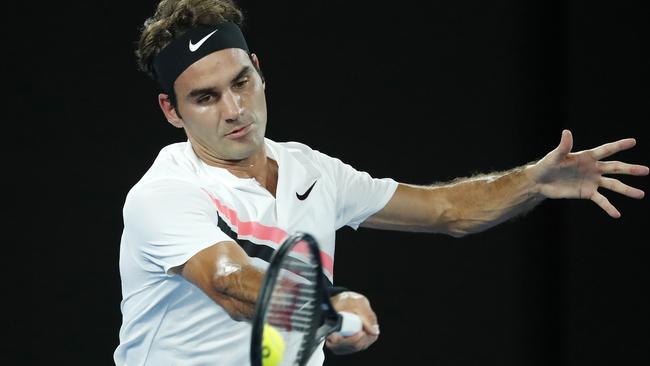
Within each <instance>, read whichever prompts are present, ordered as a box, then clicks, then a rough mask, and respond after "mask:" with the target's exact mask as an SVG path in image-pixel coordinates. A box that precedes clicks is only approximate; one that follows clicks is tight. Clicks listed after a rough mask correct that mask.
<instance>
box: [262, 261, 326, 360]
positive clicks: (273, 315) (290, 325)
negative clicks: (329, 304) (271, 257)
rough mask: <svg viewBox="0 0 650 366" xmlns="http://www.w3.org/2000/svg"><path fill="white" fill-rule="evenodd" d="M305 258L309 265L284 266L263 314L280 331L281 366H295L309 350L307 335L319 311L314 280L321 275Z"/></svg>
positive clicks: (299, 262) (293, 262) (291, 264)
mask: <svg viewBox="0 0 650 366" xmlns="http://www.w3.org/2000/svg"><path fill="white" fill-rule="evenodd" d="M306 259H307V260H312V261H313V262H302V261H299V260H291V261H286V262H285V263H284V265H283V267H282V270H281V272H280V273H279V278H278V281H277V282H276V284H275V287H274V288H273V291H272V295H271V299H270V303H269V307H268V311H267V313H266V322H268V323H269V324H271V325H273V326H274V327H275V328H276V329H278V330H279V331H280V333H281V334H282V336H283V338H284V339H285V344H287V349H286V350H285V357H284V361H283V362H282V365H294V364H297V362H298V361H299V360H301V359H302V358H303V355H304V354H305V353H306V352H308V351H309V350H308V349H306V348H308V347H309V344H310V343H311V339H308V336H309V333H310V332H311V331H312V328H313V322H314V319H315V318H316V317H317V316H318V314H319V310H320V309H319V306H320V301H317V296H318V293H319V292H318V289H317V288H316V286H317V283H318V282H317V281H316V279H317V277H318V276H321V273H319V272H320V270H319V266H318V265H317V264H316V263H315V260H314V259H313V258H310V257H307V258H306ZM291 353H293V355H291ZM285 361H286V362H285Z"/></svg>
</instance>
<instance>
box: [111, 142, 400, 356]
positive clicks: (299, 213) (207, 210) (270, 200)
mask: <svg viewBox="0 0 650 366" xmlns="http://www.w3.org/2000/svg"><path fill="white" fill-rule="evenodd" d="M265 144H266V152H267V155H268V156H269V157H270V158H271V159H273V160H275V161H276V162H277V163H278V169H279V170H278V184H277V190H276V197H273V196H272V195H271V194H270V193H269V192H268V191H267V190H266V189H265V188H264V187H262V186H261V185H260V184H259V183H258V182H257V181H256V180H255V179H253V178H250V179H242V178H238V177H236V176H234V175H233V174H231V173H230V172H228V171H227V170H226V169H221V168H216V167H211V166H209V165H207V164H205V163H204V162H203V161H202V160H200V159H199V158H198V157H197V156H196V154H195V153H194V151H193V149H192V146H191V145H190V143H189V142H182V143H175V144H172V145H169V146H166V147H165V148H163V149H162V150H161V151H160V154H159V155H158V157H157V158H156V160H155V161H154V163H153V164H152V166H151V167H150V169H149V170H148V171H147V172H146V173H145V175H144V176H143V177H142V179H141V180H140V181H139V182H138V183H136V184H135V185H134V186H133V188H132V189H131V190H130V191H129V193H128V195H127V197H126V201H125V204H124V210H123V215H124V231H123V233H122V239H121V244H120V263H119V265H120V275H121V280H122V297H123V298H122V303H121V310H122V326H121V329H120V334H119V336H120V344H119V346H118V347H117V349H116V350H115V353H114V361H115V364H116V365H118V366H123V365H128V366H142V365H153V366H165V365H182V366H195V365H196V366H199V365H225V366H228V365H236V366H246V365H249V364H250V361H249V357H250V356H249V351H250V336H251V326H250V323H247V322H243V321H235V320H233V319H231V318H230V316H229V315H228V314H227V313H226V312H225V311H224V310H223V309H222V308H221V307H220V306H219V305H218V304H217V303H215V302H214V301H213V300H211V299H210V298H209V297H208V296H207V295H206V294H205V293H204V292H203V291H201V290H200V289H199V288H197V287H196V286H194V285H193V284H191V283H190V282H188V281H187V280H185V279H184V278H183V277H182V276H180V275H177V274H174V273H173V272H170V269H172V268H174V267H177V266H179V265H182V264H183V263H185V262H186V261H187V260H189V259H190V258H191V257H192V256H194V255H195V254H196V253H198V252H199V251H201V250H203V249H205V248H207V247H209V246H212V245H214V244H216V243H219V242H223V241H236V242H237V243H238V244H239V245H240V246H241V247H242V248H244V250H245V251H246V252H247V253H248V255H249V256H251V258H253V263H254V264H255V265H256V266H259V267H260V268H265V267H266V265H267V264H268V261H269V259H270V255H271V253H272V252H273V250H275V249H276V248H277V247H278V246H279V244H280V243H282V240H283V239H285V238H286V237H287V236H288V235H290V234H292V233H294V232H295V231H302V232H307V233H310V234H312V235H313V236H314V237H315V238H316V239H317V240H318V243H319V245H320V249H321V258H322V259H323V267H324V272H325V273H324V274H325V275H326V276H327V278H328V279H329V280H330V282H331V281H333V276H334V273H333V270H334V242H335V232H336V230H337V229H339V228H341V227H343V226H345V225H348V226H350V227H352V228H354V229H356V228H357V227H358V226H359V225H360V224H361V223H362V222H363V221H364V220H366V219H367V218H368V217H370V216H371V215H372V214H374V213H376V212H377V211H379V210H380V209H382V208H383V207H384V206H385V205H386V203H387V202H388V201H389V199H390V198H391V197H392V195H393V193H394V192H395V189H396V188H397V182H395V181H394V180H392V179H389V178H384V179H376V178H372V177H371V176H370V175H369V174H368V173H366V172H362V171H358V170H355V169H354V168H352V167H351V166H350V165H347V164H344V163H343V162H341V161H340V160H339V159H336V158H332V157H329V156H327V155H325V154H323V153H321V152H319V151H316V150H312V149H311V148H309V147H308V146H306V145H303V144H300V143H296V142H286V143H277V142H274V141H271V140H269V139H266V140H265ZM323 359H324V354H323V350H322V347H319V349H318V351H317V352H316V353H315V354H314V357H312V359H311V362H310V363H309V365H310V366H311V365H314V366H316V365H322V363H323Z"/></svg>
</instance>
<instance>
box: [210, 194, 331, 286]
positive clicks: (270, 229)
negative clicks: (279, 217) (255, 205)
mask: <svg viewBox="0 0 650 366" xmlns="http://www.w3.org/2000/svg"><path fill="white" fill-rule="evenodd" d="M202 189H203V188H202ZM203 191H204V192H205V193H207V194H208V196H210V199H211V200H212V202H213V203H214V204H215V206H217V211H219V213H220V214H221V215H223V216H224V217H226V218H227V219H228V221H230V224H231V225H233V226H235V227H236V228H237V235H238V236H251V237H253V238H256V239H259V240H264V241H270V242H272V243H275V244H277V245H278V246H279V245H280V244H282V241H284V239H286V238H287V237H288V236H289V235H288V234H287V232H286V231H284V230H282V229H280V228H279V227H274V226H267V225H264V224H261V223H259V222H255V221H240V220H239V216H238V215H237V212H236V211H235V210H233V209H232V208H230V207H228V206H226V205H224V204H223V203H221V201H219V200H218V199H217V198H216V197H214V196H213V195H212V194H211V193H210V192H208V191H207V190H205V189H203ZM276 249H277V248H276ZM292 251H293V252H296V253H298V254H302V255H305V254H307V246H306V245H305V244H302V243H299V244H297V245H296V246H295V247H294V248H293V250H292ZM320 257H321V261H322V262H323V268H324V269H325V270H326V271H328V272H329V273H331V274H334V260H333V259H332V257H331V256H330V255H329V254H327V253H325V252H324V251H322V250H321V251H320Z"/></svg>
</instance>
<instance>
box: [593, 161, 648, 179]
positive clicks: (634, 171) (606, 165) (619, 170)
mask: <svg viewBox="0 0 650 366" xmlns="http://www.w3.org/2000/svg"><path fill="white" fill-rule="evenodd" d="M598 168H599V169H600V171H601V173H602V174H629V175H637V176H641V175H648V171H649V169H648V167H647V166H645V165H637V164H627V163H622V162H620V161H599V162H598Z"/></svg>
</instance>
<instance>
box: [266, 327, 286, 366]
mask: <svg viewBox="0 0 650 366" xmlns="http://www.w3.org/2000/svg"><path fill="white" fill-rule="evenodd" d="M283 354H284V340H283V339H282V336H281V335H280V333H278V331H277V330H276V329H275V328H273V327H272V326H270V325H268V324H264V333H263V334H262V366H277V365H279V364H280V362H281V361H282V355H283Z"/></svg>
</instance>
